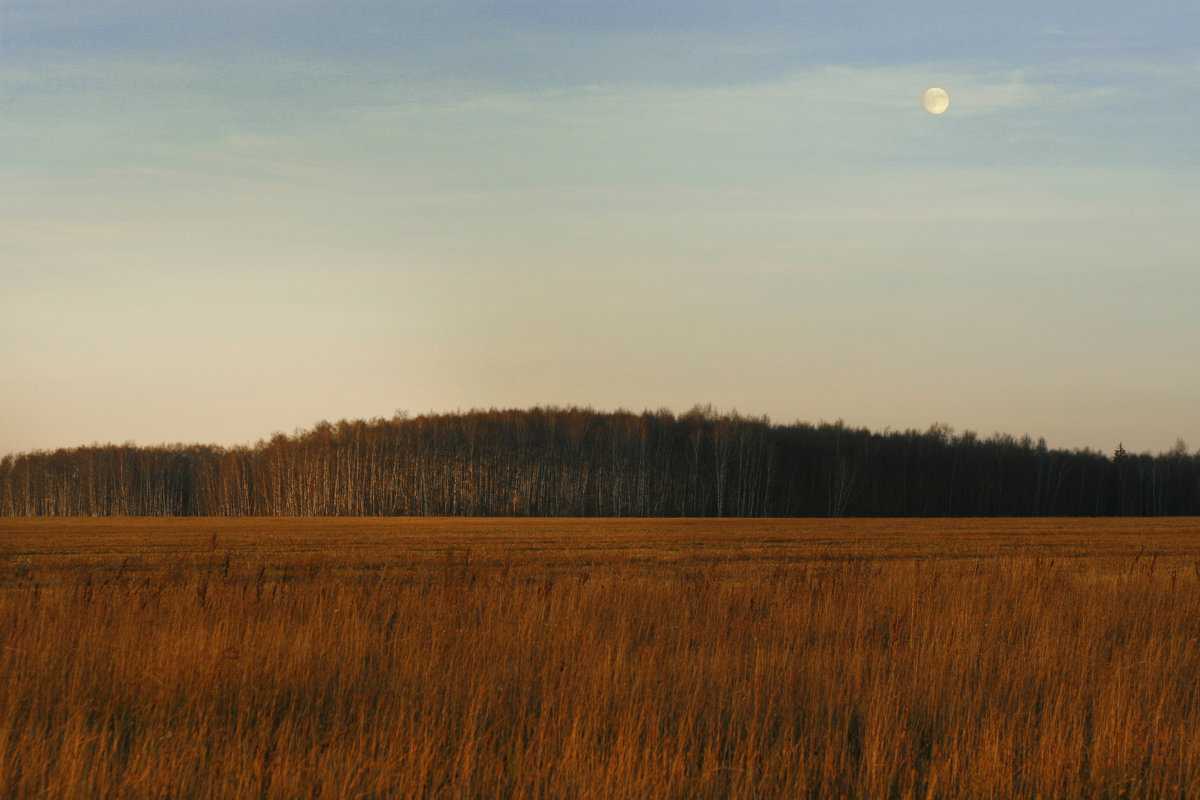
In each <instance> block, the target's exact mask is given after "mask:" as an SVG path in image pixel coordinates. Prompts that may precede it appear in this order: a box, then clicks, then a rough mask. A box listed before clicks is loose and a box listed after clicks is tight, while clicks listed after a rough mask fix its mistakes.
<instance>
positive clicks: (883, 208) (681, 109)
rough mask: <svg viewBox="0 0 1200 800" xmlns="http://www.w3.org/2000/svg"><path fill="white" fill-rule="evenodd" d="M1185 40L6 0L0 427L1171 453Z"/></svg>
mask: <svg viewBox="0 0 1200 800" xmlns="http://www.w3.org/2000/svg"><path fill="white" fill-rule="evenodd" d="M1197 30H1200V5H1198V4H1196V3H1194V2H1192V0H1187V2H1183V1H1180V2H1158V1H1156V0H1142V1H1141V2H1136V3H1135V2H1124V1H1122V2H1116V1H1115V0H1092V2H1075V1H1074V0H1070V1H1068V0H1040V2H1023V1H1022V0H1013V1H1012V2H987V1H986V0H975V1H973V2H965V0H943V1H940V2H939V1H937V0H930V1H928V2H916V1H915V0H913V1H911V2H903V1H901V2H897V0H821V2H815V1H810V0H787V1H786V2H784V1H782V0H781V1H779V2H776V1H775V0H738V1H737V2H732V1H727V0H707V1H701V2H675V1H672V2H664V1H663V0H642V1H641V2H624V1H623V0H616V1H612V2H608V1H600V0H436V2H416V1H414V2H405V1H403V0H402V1H401V2H357V1H356V0H339V1H338V2H323V1H322V0H239V2H224V0H206V1H205V2H202V3H166V2H161V0H153V1H148V0H86V1H85V0H16V1H14V0H0V454H3V453H8V452H19V451H28V450H34V449H53V448H57V447H69V446H75V445H80V444H89V443H93V442H101V443H104V442H118V443H119V442H126V441H134V442H136V443H138V444H142V445H149V444H157V443H161V442H210V443H217V444H222V445H234V444H240V443H249V442H254V441H256V440H258V439H260V438H263V437H267V436H270V435H271V433H273V432H275V431H284V432H291V431H293V430H295V429H297V428H306V427H309V426H311V425H313V424H314V423H316V422H317V421H319V420H323V419H327V420H330V421H336V420H338V419H342V418H349V419H355V418H373V417H381V416H382V417H390V416H392V414H393V413H395V412H396V411H406V412H408V413H410V414H419V413H425V412H429V411H434V412H444V411H456V410H467V409H471V408H491V407H498V408H512V407H516V408H525V407H531V406H535V405H543V406H545V405H557V406H566V405H580V406H591V407H593V408H596V409H598V410H613V409H617V408H626V409H630V410H633V411H641V410H643V409H651V410H654V409H659V408H669V409H671V410H674V411H676V412H680V413H681V412H684V411H686V410H688V409H689V408H691V407H692V406H694V405H696V404H710V403H711V404H712V405H713V406H714V408H716V409H717V410H720V411H732V410H737V411H738V412H740V413H742V414H746V415H755V416H758V415H764V414H765V415H769V417H770V418H771V419H772V421H774V422H776V423H790V422H793V421H796V420H801V421H809V422H817V421H820V420H828V421H832V420H836V419H843V420H844V421H845V422H846V424H848V425H852V426H855V427H869V428H872V429H874V430H880V431H882V430H888V429H890V430H907V429H911V428H916V429H920V430H924V429H926V428H928V427H929V426H930V424H931V423H933V422H935V421H936V422H941V423H945V424H948V425H950V426H952V427H953V428H954V429H956V430H957V431H960V432H961V431H965V430H973V431H976V432H978V433H979V434H981V435H984V436H986V435H989V434H991V433H994V432H1004V433H1011V434H1014V435H1017V436H1020V435H1022V434H1026V433H1028V434H1030V435H1032V436H1033V437H1034V438H1038V437H1045V439H1046V441H1047V442H1048V444H1049V445H1050V446H1052V447H1064V448H1084V447H1090V448H1093V449H1098V450H1101V451H1105V452H1111V451H1112V450H1114V449H1115V447H1116V446H1117V444H1118V442H1120V443H1123V444H1124V446H1125V448H1126V449H1127V450H1129V451H1131V452H1142V451H1150V452H1161V451H1165V450H1167V449H1168V448H1171V447H1172V446H1174V445H1175V443H1176V441H1177V439H1180V438H1182V439H1183V440H1184V441H1185V442H1186V443H1187V444H1188V447H1189V450H1191V449H1194V448H1195V446H1196V445H1200V414H1198V413H1197V410H1198V409H1200V356H1198V355H1197V344H1200V313H1198V312H1200V304H1198V302H1197V301H1198V300H1200V235H1198V234H1197V233H1196V220H1198V219H1200V172H1198V170H1197V167H1200V137H1198V136H1197V135H1196V131H1198V130H1200V39H1198V38H1197V36H1196V31H1197ZM930 86H940V87H942V88H944V89H945V90H946V91H947V92H948V93H949V96H950V107H949V110H947V111H946V112H945V113H944V114H941V115H936V116H935V115H933V114H929V113H927V112H926V111H924V110H923V109H922V107H921V105H920V97H921V94H922V92H923V91H924V90H925V89H926V88H928V87H930Z"/></svg>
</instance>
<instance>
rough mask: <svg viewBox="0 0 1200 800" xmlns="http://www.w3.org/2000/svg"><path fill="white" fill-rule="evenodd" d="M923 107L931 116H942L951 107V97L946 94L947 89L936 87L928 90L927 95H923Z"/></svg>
mask: <svg viewBox="0 0 1200 800" xmlns="http://www.w3.org/2000/svg"><path fill="white" fill-rule="evenodd" d="M921 105H923V106H925V110H926V111H928V112H929V113H930V114H941V113H942V112H943V111H945V110H946V109H947V108H949V107H950V95H948V94H946V90H945V89H939V88H938V87H936V86H934V87H933V88H932V89H926V90H925V94H923V95H921Z"/></svg>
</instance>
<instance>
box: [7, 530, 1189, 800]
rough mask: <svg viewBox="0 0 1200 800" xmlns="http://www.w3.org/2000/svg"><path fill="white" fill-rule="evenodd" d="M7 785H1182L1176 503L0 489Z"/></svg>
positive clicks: (753, 789) (528, 791) (246, 789)
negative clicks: (706, 511)
mask: <svg viewBox="0 0 1200 800" xmlns="http://www.w3.org/2000/svg"><path fill="white" fill-rule="evenodd" d="M0 570H2V572H0V795H3V796H5V797H22V798H23V797H34V796H47V797H64V798H69V797H87V798H103V797H120V798H143V797H162V798H166V797H171V798H192V797H204V798H209V797H212V798H216V797H220V798H236V797H264V798H275V797H278V798H295V797H453V798H458V797H461V798H521V797H562V798H568V797H569V798H648V797H653V798H674V797H679V798H684V797H688V798H691V797H700V798H707V797H711V798H717V797H746V798H750V797H755V798H758V797H895V798H903V797H922V798H924V797H1039V796H1040V797H1196V796H1200V691H1198V688H1197V682H1198V679H1200V522H1198V521H1196V520H1181V519H1153V520H936V521H932V520H916V521H913V520H908V521H903V520H838V521H812V520H787V521H781V520H737V521H713V520H605V521H596V520H546V519H540V520H511V519H506V520H495V519H452V520H429V519H312V518H306V519H296V520H281V519H171V520H164V519H152V520H147V519H87V520H84V519H73V520H72V519H68V520H63V519H4V520H0Z"/></svg>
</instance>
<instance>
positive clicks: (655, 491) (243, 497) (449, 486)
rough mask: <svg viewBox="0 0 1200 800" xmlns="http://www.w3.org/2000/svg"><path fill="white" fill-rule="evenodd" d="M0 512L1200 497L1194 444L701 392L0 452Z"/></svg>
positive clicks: (1018, 504)
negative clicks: (719, 400)
mask: <svg viewBox="0 0 1200 800" xmlns="http://www.w3.org/2000/svg"><path fill="white" fill-rule="evenodd" d="M0 514H2V515H5V516H111V515H116V516H402V515H404V516H414V515H415V516H548V517H626V516H628V517H759V516H768V517H842V516H862V517H867V516H878V517H892V516H894V517H940V516H1157V515H1200V453H1197V454H1189V453H1188V452H1187V448H1186V446H1185V445H1184V443H1183V442H1182V441H1178V442H1177V443H1176V446H1175V447H1173V448H1172V449H1171V450H1170V451H1168V452H1165V453H1161V454H1158V455H1151V454H1148V453H1143V454H1133V453H1127V452H1126V451H1125V450H1124V448H1123V447H1121V446H1119V445H1118V447H1117V448H1116V449H1115V451H1114V452H1113V454H1112V455H1107V454H1105V453H1102V452H1097V451H1094V450H1090V449H1084V450H1069V451H1068V450H1060V449H1050V448H1048V447H1047V446H1046V443H1045V441H1044V440H1038V441H1036V442H1035V441H1034V440H1032V439H1031V438H1030V437H1028V436H1025V437H1022V438H1020V439H1018V438H1015V437H1013V436H1011V435H1008V434H993V435H991V436H988V437H986V438H984V437H980V436H979V435H978V434H976V433H974V432H972V431H964V432H962V433H957V434H956V433H955V432H954V431H953V430H952V429H951V428H949V427H948V426H946V425H943V424H934V425H933V426H931V427H930V428H929V429H928V430H926V431H918V430H907V431H903V432H894V431H884V432H872V431H870V430H867V429H865V428H853V427H849V426H847V425H845V424H843V423H842V422H841V421H838V422H834V423H828V422H822V423H819V424H815V425H814V424H809V423H802V422H796V423H792V424H786V425H781V424H774V423H772V422H771V421H770V420H769V419H767V418H766V417H753V416H742V415H740V414H737V413H736V412H734V413H718V412H715V411H714V410H713V409H712V408H711V407H700V406H697V407H695V408H693V409H692V410H691V411H689V412H687V413H684V414H680V415H677V414H674V413H672V412H670V411H666V410H660V411H653V412H652V411H646V412H643V413H641V414H637V413H632V412H628V411H616V412H601V411H595V410H592V409H590V408H578V407H570V408H556V407H550V408H533V409H528V410H495V409H492V410H486V411H484V410H475V411H469V412H459V413H449V414H423V415H418V416H409V415H408V414H405V413H400V412H398V413H397V414H396V415H395V416H393V417H391V418H390V419H387V418H377V419H372V420H354V421H347V420H342V421H340V422H337V423H330V422H320V423H317V424H316V425H314V426H313V427H312V428H311V429H308V430H297V431H296V432H295V433H294V434H293V435H290V436H289V435H286V434H283V433H277V434H275V435H274V436H273V437H271V438H270V439H264V440H262V441H259V442H258V443H256V444H254V445H247V446H238V447H220V446H215V445H202V444H173V445H158V446H136V445H133V444H124V445H112V444H109V445H91V446H85V447H76V448H70V449H61V450H55V451H52V452H43V451H35V452H27V453H18V454H10V455H6V456H4V458H3V459H2V460H0Z"/></svg>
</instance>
